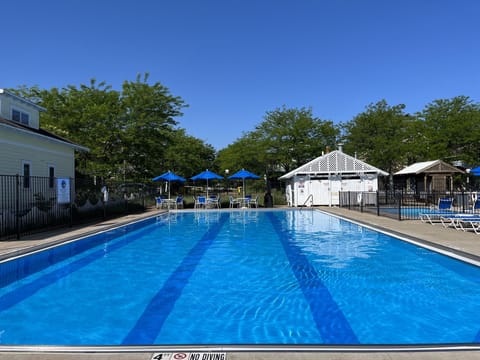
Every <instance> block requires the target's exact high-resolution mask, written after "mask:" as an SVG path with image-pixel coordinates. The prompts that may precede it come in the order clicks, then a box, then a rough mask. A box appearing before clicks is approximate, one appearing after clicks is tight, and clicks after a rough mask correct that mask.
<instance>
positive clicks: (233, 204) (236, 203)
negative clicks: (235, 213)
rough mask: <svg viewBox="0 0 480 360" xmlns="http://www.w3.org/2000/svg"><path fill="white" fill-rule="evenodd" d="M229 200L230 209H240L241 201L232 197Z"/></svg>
mask: <svg viewBox="0 0 480 360" xmlns="http://www.w3.org/2000/svg"><path fill="white" fill-rule="evenodd" d="M228 198H229V199H230V207H231V208H234V207H238V206H239V205H240V201H238V200H237V199H235V198H234V197H233V196H232V195H230V196H229V197H228Z"/></svg>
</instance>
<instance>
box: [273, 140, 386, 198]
mask: <svg viewBox="0 0 480 360" xmlns="http://www.w3.org/2000/svg"><path fill="white" fill-rule="evenodd" d="M388 175H389V174H388V173H387V172H385V171H383V170H380V169H378V168H376V167H374V166H372V165H369V164H367V163H365V162H363V161H361V160H359V159H357V158H356V157H353V156H350V155H347V154H345V153H344V152H343V151H342V149H341V148H340V149H339V150H335V151H332V152H329V153H327V154H324V155H322V156H320V157H318V158H316V159H314V160H312V161H310V162H308V163H307V164H305V165H302V166H300V167H298V168H297V169H295V170H292V171H290V172H289V173H287V174H285V175H283V176H281V177H280V178H279V179H280V180H283V181H285V182H286V189H285V193H286V197H287V203H288V205H289V206H295V207H297V206H317V205H327V206H334V205H339V199H340V192H341V191H362V192H367V191H368V192H376V191H377V190H378V177H379V176H388Z"/></svg>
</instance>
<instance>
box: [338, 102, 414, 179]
mask: <svg viewBox="0 0 480 360" xmlns="http://www.w3.org/2000/svg"><path fill="white" fill-rule="evenodd" d="M404 109H405V105H403V104H400V105H394V106H390V105H388V104H387V102H386V101H385V100H381V101H379V102H377V103H375V104H370V105H368V106H367V108H366V110H365V111H364V112H362V113H360V114H358V115H357V116H356V117H355V118H354V119H353V120H351V121H350V122H348V123H346V124H345V125H344V131H345V134H344V140H345V150H346V151H347V152H348V153H350V154H357V155H358V157H359V158H361V159H362V160H364V161H366V162H368V163H370V164H372V165H374V166H376V167H378V168H380V169H382V170H385V171H387V172H389V173H390V174H392V173H393V172H395V171H397V170H399V169H400V168H402V167H403V166H404V165H405V162H406V161H407V160H406V154H407V153H408V149H409V147H410V146H411V141H412V140H413V138H414V136H413V134H414V131H415V129H416V128H415V126H414V124H415V122H416V120H415V118H414V117H412V116H410V115H408V114H406V113H405V112H404Z"/></svg>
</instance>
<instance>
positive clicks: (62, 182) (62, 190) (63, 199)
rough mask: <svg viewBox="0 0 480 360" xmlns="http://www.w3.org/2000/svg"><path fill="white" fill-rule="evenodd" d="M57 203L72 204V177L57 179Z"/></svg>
mask: <svg viewBox="0 0 480 360" xmlns="http://www.w3.org/2000/svg"><path fill="white" fill-rule="evenodd" d="M57 203H58V204H70V179H69V178H65V179H57Z"/></svg>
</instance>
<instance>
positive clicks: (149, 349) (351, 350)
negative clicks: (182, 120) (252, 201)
mask: <svg viewBox="0 0 480 360" xmlns="http://www.w3.org/2000/svg"><path fill="white" fill-rule="evenodd" d="M225 210H226V211H232V210H233V211H235V210H237V209H229V208H227V209H220V210H213V211H225ZM255 210H259V211H268V210H285V208H278V209H273V208H269V209H261V208H259V209H238V211H255ZM292 210H298V211H309V210H310V209H308V210H305V209H303V210H302V209H295V208H292ZM311 210H319V211H321V212H324V213H326V214H328V215H331V216H335V217H337V218H341V219H344V220H347V221H350V222H353V223H358V224H359V225H362V226H365V227H367V228H371V229H374V230H376V231H380V232H382V233H387V234H390V235H393V236H395V237H397V238H399V239H401V240H404V241H408V242H414V243H415V244H418V245H420V246H422V245H423V246H426V247H427V248H430V247H432V248H433V249H434V250H435V249H437V250H441V253H444V252H447V253H452V254H454V255H456V256H460V257H461V258H465V259H469V260H471V261H474V262H477V261H478V262H479V263H480V256H477V255H474V254H470V253H467V252H464V251H461V250H458V249H453V248H451V247H448V246H443V245H440V244H437V243H433V242H430V241H428V240H425V239H421V238H419V237H415V236H411V235H407V234H405V233H403V232H400V231H395V230H392V229H389V228H388V227H383V226H379V225H374V224H371V223H369V222H368V221H364V220H361V219H358V218H350V217H348V216H343V215H339V214H336V213H332V212H330V211H324V210H322V209H318V208H311ZM177 211H178V212H182V211H192V210H190V209H187V210H174V211H172V212H177ZM194 211H208V212H212V210H194ZM165 213H167V211H157V212H155V213H153V214H152V213H150V214H143V215H144V216H139V217H135V218H134V219H128V220H127V221H118V222H115V223H114V224H109V225H107V226H102V227H101V226H99V225H98V224H97V225H94V226H95V227H96V228H94V229H91V230H89V231H88V230H87V231H85V232H82V233H81V234H76V235H75V234H70V235H69V234H68V232H67V234H66V236H64V237H62V238H61V239H56V240H54V241H51V242H48V243H47V242H46V243H43V244H38V245H34V246H31V247H28V248H22V249H18V250H16V251H13V252H9V253H7V254H0V261H5V259H10V258H13V257H18V256H22V255H26V254H29V253H32V252H35V251H40V250H44V249H47V248H50V247H53V246H58V245H62V244H65V243H68V242H72V241H76V240H80V239H82V238H84V237H86V236H89V235H92V234H96V233H100V232H103V231H109V230H112V229H115V228H118V227H121V226H125V225H128V224H133V223H135V222H139V221H144V220H147V219H150V218H153V217H156V216H159V215H161V214H165ZM397 221H398V220H397ZM99 227H101V228H102V229H101V230H100V231H99ZM477 241H478V240H477ZM445 255H447V256H449V255H448V254H445ZM456 256H453V257H456ZM463 261H465V260H463ZM478 351H480V344H475V343H465V344H424V345H422V344H420V345H403V344H401V345H394V344H392V345H352V346H349V345H339V346H335V345H271V346H270V345H212V346H210V345H205V346H202V345H185V346H42V345H37V346H29V345H21V346H20V345H19V346H8V345H6V346H2V345H0V353H1V352H5V353H10V354H12V353H34V354H47V353H63V354H79V353H84V354H100V353H111V354H119V353H125V354H133V353H138V354H145V353H158V352H229V353H240V354H245V353H257V354H258V353H274V354H277V355H280V354H287V353H317V354H319V353H341V354H358V353H385V354H386V356H387V354H390V353H422V352H447V353H451V352H461V353H462V355H461V356H462V358H464V356H465V355H466V354H467V353H469V352H471V353H472V354H474V356H475V357H476V356H478V355H479V354H478ZM0 356H1V354H0ZM472 356H473V355H472ZM255 358H257V357H255ZM274 358H276V357H274ZM341 358H344V357H341ZM347 358H348V359H350V357H345V359H347ZM354 358H356V357H354ZM445 358H448V357H445ZM465 358H468V357H465ZM125 359H126V358H125ZM385 359H391V357H390V356H388V357H385Z"/></svg>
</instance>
